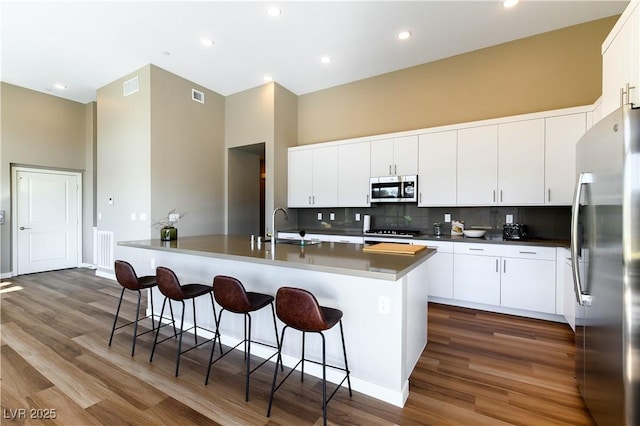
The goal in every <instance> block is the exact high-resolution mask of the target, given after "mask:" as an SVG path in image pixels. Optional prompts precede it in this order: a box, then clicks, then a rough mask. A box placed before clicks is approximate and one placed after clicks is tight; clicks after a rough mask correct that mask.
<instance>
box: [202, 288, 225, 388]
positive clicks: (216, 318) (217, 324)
mask: <svg viewBox="0 0 640 426" xmlns="http://www.w3.org/2000/svg"><path fill="white" fill-rule="evenodd" d="M209 297H210V298H211V306H212V307H213V320H214V321H215V323H216V334H215V335H217V336H218V345H219V346H220V354H221V355H222V338H220V333H219V329H218V327H219V326H220V318H221V317H222V311H220V317H218V316H217V314H216V304H215V302H214V300H213V293H209ZM215 335H214V340H213V348H212V349H211V350H212V351H213V349H215V347H216V341H215ZM211 359H213V357H212V358H211ZM209 364H211V362H209ZM205 384H206V383H205Z"/></svg>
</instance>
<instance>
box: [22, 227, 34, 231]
mask: <svg viewBox="0 0 640 426" xmlns="http://www.w3.org/2000/svg"><path fill="white" fill-rule="evenodd" d="M19 229H20V230H21V231H24V230H25V229H31V228H25V227H24V226H21V227H20V228H19Z"/></svg>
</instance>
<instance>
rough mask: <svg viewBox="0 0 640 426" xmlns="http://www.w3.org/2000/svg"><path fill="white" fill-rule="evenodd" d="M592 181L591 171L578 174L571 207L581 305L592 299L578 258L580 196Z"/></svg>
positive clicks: (573, 261)
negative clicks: (582, 276)
mask: <svg viewBox="0 0 640 426" xmlns="http://www.w3.org/2000/svg"><path fill="white" fill-rule="evenodd" d="M590 183H593V175H592V174H591V173H584V172H583V173H580V174H579V175H578V181H577V182H576V190H575V193H574V197H573V207H572V209H571V269H572V271H573V290H574V293H575V295H576V302H578V304H579V305H581V306H585V305H587V306H589V305H590V303H589V302H590V301H591V296H587V295H585V294H584V293H583V286H582V281H581V277H580V264H579V259H578V255H579V253H578V249H579V247H578V239H579V224H578V219H579V214H580V198H581V197H582V189H583V187H584V186H585V185H587V184H590ZM587 299H588V300H587Z"/></svg>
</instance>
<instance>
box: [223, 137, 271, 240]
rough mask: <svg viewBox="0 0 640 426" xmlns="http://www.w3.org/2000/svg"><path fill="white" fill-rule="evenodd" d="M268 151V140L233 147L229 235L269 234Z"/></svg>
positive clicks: (231, 155)
mask: <svg viewBox="0 0 640 426" xmlns="http://www.w3.org/2000/svg"><path fill="white" fill-rule="evenodd" d="M264 152H265V144H264V142H262V143H257V144H253V145H244V146H239V147H234V148H229V168H228V173H229V174H228V176H227V181H228V190H229V192H228V194H229V195H228V206H229V208H228V217H229V220H228V223H229V227H228V233H229V235H265V162H264Z"/></svg>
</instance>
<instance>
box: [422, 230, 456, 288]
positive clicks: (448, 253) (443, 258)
mask: <svg viewBox="0 0 640 426" xmlns="http://www.w3.org/2000/svg"><path fill="white" fill-rule="evenodd" d="M413 244H416V245H426V246H427V247H428V248H434V249H437V250H438V251H437V252H436V254H434V255H433V256H431V258H430V259H429V260H428V262H429V263H428V267H427V281H428V283H429V296H435V297H442V298H445V299H453V243H452V242H448V241H414V243H413Z"/></svg>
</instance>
